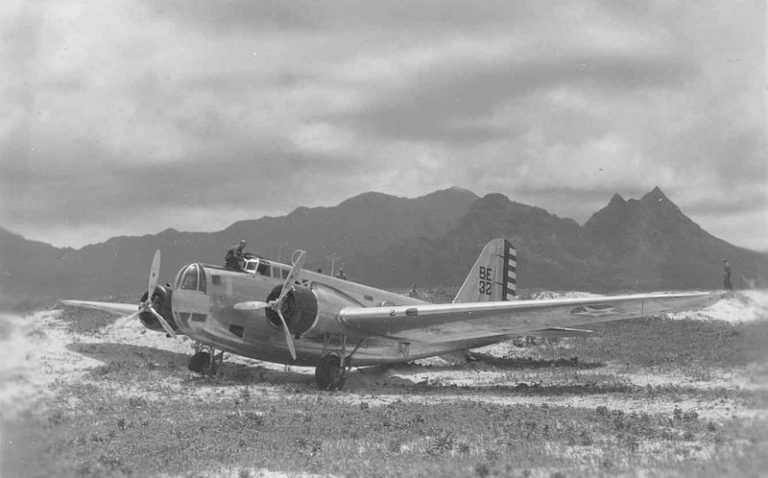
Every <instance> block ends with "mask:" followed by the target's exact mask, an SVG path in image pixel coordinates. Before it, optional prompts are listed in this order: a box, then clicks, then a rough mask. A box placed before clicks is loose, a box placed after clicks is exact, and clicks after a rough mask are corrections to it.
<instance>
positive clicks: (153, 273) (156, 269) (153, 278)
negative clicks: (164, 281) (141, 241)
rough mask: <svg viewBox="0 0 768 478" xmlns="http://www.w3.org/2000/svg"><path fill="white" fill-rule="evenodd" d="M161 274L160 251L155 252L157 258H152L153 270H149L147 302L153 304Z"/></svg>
mask: <svg viewBox="0 0 768 478" xmlns="http://www.w3.org/2000/svg"><path fill="white" fill-rule="evenodd" d="M159 274H160V249H156V250H155V257H153V258H152V268H151V269H149V285H147V291H148V292H147V302H149V303H150V304H151V303H152V294H154V293H155V287H157V278H158V275H159Z"/></svg>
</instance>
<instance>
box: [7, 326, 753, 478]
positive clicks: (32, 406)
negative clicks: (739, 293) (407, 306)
mask: <svg viewBox="0 0 768 478" xmlns="http://www.w3.org/2000/svg"><path fill="white" fill-rule="evenodd" d="M766 319H768V317H766ZM73 322H77V316H76V315H73V316H64V317H61V318H57V319H55V320H54V319H51V320H50V321H48V322H46V324H48V328H42V329H41V331H40V332H39V334H44V335H45V337H46V340H49V341H52V342H46V343H48V344H52V343H54V342H55V341H61V340H63V341H65V342H67V343H66V344H64V346H65V347H66V351H67V353H66V354H65V355H61V356H55V357H52V356H51V355H45V354H42V355H41V357H48V361H43V362H42V363H43V364H46V366H48V367H49V372H50V376H49V379H50V380H49V381H48V382H47V384H46V391H45V393H41V394H39V395H35V397H37V398H35V399H30V400H29V403H28V404H26V405H25V406H21V407H17V408H18V411H17V412H14V413H10V412H8V413H3V415H2V440H3V449H2V476H3V477H6V476H11V477H13V476H65V477H66V476H159V475H162V476H185V477H186V476H190V477H194V476H238V477H245V476H259V475H263V476H279V475H288V476H301V475H304V474H317V475H336V476H480V477H484V476H536V477H538V476H544V477H566V476H568V477H570V476H616V475H626V476H647V475H651V476H718V477H719V476H765V475H766V474H767V473H768V471H766V470H768V454H766V453H765V451H766V450H768V345H767V344H768V320H756V321H750V322H745V323H730V322H725V321H717V320H709V321H702V320H695V319H684V320H670V319H662V318H649V319H640V320H634V321H627V322H616V323H607V324H602V325H599V326H595V327H594V329H595V330H596V332H597V335H596V336H594V337H589V338H573V339H563V340H560V341H559V342H557V343H549V342H540V343H539V344H538V345H533V346H528V347H524V348H519V347H515V346H514V345H513V344H512V343H511V342H507V343H504V344H500V345H497V346H492V347H488V348H485V349H481V350H479V351H478V356H479V358H480V360H479V361H477V362H474V363H470V364H463V365H448V364H445V363H438V362H439V361H436V360H433V361H422V362H419V363H417V364H409V365H403V366H399V367H395V368H389V369H369V370H360V371H355V372H353V373H352V374H351V376H350V378H349V381H348V387H347V388H346V389H345V390H344V391H341V392H334V393H327V392H319V391H317V390H316V389H315V386H314V380H313V377H312V370H311V369H301V368H298V367H291V368H290V369H284V368H283V367H282V366H270V365H268V364H263V363H261V362H256V361H242V360H234V359H232V360H230V361H229V362H228V363H226V364H225V366H224V368H223V369H222V371H221V374H220V375H219V376H218V377H214V378H202V377H198V376H195V375H194V374H191V373H190V372H188V371H187V370H186V367H185V355H184V350H183V349H180V348H161V349H160V350H155V349H153V347H152V346H150V345H152V344H155V343H157V342H149V340H150V339H151V340H156V339H154V338H153V337H156V336H158V335H159V334H152V333H150V332H148V333H147V334H146V335H143V336H141V338H138V339H135V340H134V339H131V340H130V341H128V340H127V339H120V338H119V337H123V336H117V335H110V334H111V333H112V332H110V330H113V329H112V328H110V327H112V326H106V327H104V326H101V325H99V323H98V321H96V320H90V319H86V321H85V322H87V323H88V324H90V325H88V326H82V327H81V326H73V325H72V323H73ZM51 324H58V325H57V327H59V328H52V327H51ZM118 325H119V324H118ZM137 335H140V334H137ZM30 337H32V338H34V339H35V340H38V338H37V336H34V335H32V336H30ZM41 337H42V336H41ZM39 340H42V339H39ZM160 343H161V344H164V343H165V342H160ZM148 344H149V345H148ZM57 357H68V359H69V360H73V361H75V360H78V359H77V357H85V358H84V359H83V362H82V363H80V365H79V368H77V370H76V371H75V372H74V373H66V374H65V371H66V370H68V369H66V368H65V367H64V366H63V365H57V364H56V363H55V362H56V360H54V359H57ZM57 360H58V359H57ZM70 365H71V364H70Z"/></svg>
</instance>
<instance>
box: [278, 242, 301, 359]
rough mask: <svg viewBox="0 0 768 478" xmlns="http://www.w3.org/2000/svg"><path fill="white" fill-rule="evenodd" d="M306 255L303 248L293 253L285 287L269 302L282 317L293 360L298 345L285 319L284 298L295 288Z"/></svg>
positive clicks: (284, 283)
mask: <svg viewBox="0 0 768 478" xmlns="http://www.w3.org/2000/svg"><path fill="white" fill-rule="evenodd" d="M306 255H307V251H302V250H301V249H298V250H296V251H295V252H294V253H293V258H292V259H291V262H292V263H293V267H291V270H290V272H288V277H286V278H285V281H283V288H282V290H281V291H280V295H279V296H278V297H277V299H275V300H273V301H271V302H270V303H269V305H270V307H272V310H274V311H275V312H277V316H278V317H280V324H281V325H282V326H283V334H284V335H285V343H286V344H288V351H289V352H290V353H291V358H292V359H293V360H296V346H295V345H294V344H293V337H291V331H290V330H289V329H288V323H287V322H286V321H285V317H283V310H282V309H283V300H285V297H286V296H287V295H288V292H290V291H291V289H293V282H294V281H295V280H296V277H298V275H299V273H300V272H301V268H302V266H303V265H304V257H306Z"/></svg>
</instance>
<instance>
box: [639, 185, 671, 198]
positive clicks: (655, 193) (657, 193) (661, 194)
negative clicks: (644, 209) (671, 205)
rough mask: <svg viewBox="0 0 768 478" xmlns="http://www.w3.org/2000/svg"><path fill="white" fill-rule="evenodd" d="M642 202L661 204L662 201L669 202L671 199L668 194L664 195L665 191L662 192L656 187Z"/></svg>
mask: <svg viewBox="0 0 768 478" xmlns="http://www.w3.org/2000/svg"><path fill="white" fill-rule="evenodd" d="M640 201H643V202H653V201H656V202H661V201H669V198H668V197H667V195H666V194H664V191H662V190H661V188H660V187H658V186H654V188H653V189H652V190H651V191H650V192H648V193H647V194H646V195H645V196H643V197H642V198H641V199H640Z"/></svg>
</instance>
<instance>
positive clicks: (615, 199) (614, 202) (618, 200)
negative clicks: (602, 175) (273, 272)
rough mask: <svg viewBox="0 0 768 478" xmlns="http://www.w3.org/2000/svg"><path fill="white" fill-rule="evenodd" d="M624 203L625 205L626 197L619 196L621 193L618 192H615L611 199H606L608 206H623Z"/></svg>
mask: <svg viewBox="0 0 768 478" xmlns="http://www.w3.org/2000/svg"><path fill="white" fill-rule="evenodd" d="M626 205H627V201H626V199H624V198H623V197H621V194H619V193H615V194H614V195H613V196H612V197H611V200H610V201H608V207H624V206H626Z"/></svg>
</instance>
